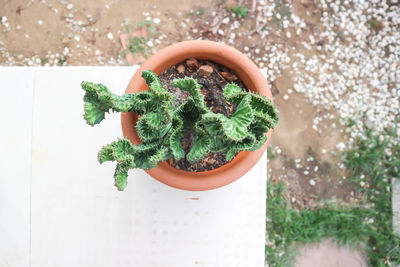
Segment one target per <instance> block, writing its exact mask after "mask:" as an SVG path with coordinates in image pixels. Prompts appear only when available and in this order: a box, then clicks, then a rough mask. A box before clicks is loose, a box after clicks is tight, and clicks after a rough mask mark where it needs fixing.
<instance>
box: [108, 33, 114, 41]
mask: <svg viewBox="0 0 400 267" xmlns="http://www.w3.org/2000/svg"><path fill="white" fill-rule="evenodd" d="M107 38H108V39H110V40H112V39H113V38H114V36H113V34H112V33H111V32H109V33H107Z"/></svg>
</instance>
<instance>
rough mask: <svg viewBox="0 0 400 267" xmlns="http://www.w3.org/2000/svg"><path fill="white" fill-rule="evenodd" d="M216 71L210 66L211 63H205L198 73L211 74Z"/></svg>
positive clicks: (202, 74)
mask: <svg viewBox="0 0 400 267" xmlns="http://www.w3.org/2000/svg"><path fill="white" fill-rule="evenodd" d="M213 71H214V69H213V67H211V66H209V65H203V66H201V67H200V68H199V70H198V73H199V74H200V75H201V76H206V77H208V76H210V75H211V73H212V72H213Z"/></svg>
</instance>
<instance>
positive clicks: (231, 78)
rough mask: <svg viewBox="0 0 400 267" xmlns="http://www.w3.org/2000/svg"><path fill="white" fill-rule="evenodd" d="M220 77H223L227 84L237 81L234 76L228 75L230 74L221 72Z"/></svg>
mask: <svg viewBox="0 0 400 267" xmlns="http://www.w3.org/2000/svg"><path fill="white" fill-rule="evenodd" d="M221 75H222V77H224V78H225V79H226V80H227V81H228V82H233V81H236V80H237V77H236V75H234V74H232V73H230V72H225V71H223V72H221Z"/></svg>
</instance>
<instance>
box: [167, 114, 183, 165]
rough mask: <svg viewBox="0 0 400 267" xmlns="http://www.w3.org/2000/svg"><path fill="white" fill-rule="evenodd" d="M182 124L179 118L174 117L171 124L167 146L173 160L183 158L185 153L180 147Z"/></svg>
mask: <svg viewBox="0 0 400 267" xmlns="http://www.w3.org/2000/svg"><path fill="white" fill-rule="evenodd" d="M182 126H183V122H182V119H181V118H180V117H179V116H176V117H175V118H174V119H173V122H172V128H173V130H172V133H171V135H170V138H169V146H170V149H171V152H172V155H173V157H174V159H175V160H180V159H182V158H183V157H185V151H184V150H183V147H182V138H183V127H182Z"/></svg>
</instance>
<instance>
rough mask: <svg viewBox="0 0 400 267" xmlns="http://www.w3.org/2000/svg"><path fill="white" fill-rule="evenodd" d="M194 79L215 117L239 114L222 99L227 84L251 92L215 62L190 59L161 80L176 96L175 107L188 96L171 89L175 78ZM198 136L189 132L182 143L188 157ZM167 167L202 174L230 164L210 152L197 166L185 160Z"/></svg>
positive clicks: (177, 65) (186, 93)
mask: <svg viewBox="0 0 400 267" xmlns="http://www.w3.org/2000/svg"><path fill="white" fill-rule="evenodd" d="M184 77H192V78H194V79H196V80H197V81H198V83H199V84H201V85H202V89H201V92H202V93H203V95H204V96H205V102H206V105H207V107H208V108H210V109H211V110H212V111H213V112H215V113H222V114H224V115H225V116H227V117H230V116H231V114H233V113H234V112H235V110H236V107H237V105H236V104H235V103H230V102H227V101H225V99H224V97H223V89H224V87H225V85H227V84H228V83H232V82H233V83H235V84H237V85H238V86H239V87H240V88H242V89H243V90H245V91H248V90H247V88H246V87H245V86H244V83H243V82H242V81H241V80H240V79H239V76H238V75H237V74H236V73H235V72H234V71H232V70H230V69H228V68H226V67H224V66H222V65H220V64H218V63H215V62H212V61H207V60H200V59H193V58H190V59H187V60H185V61H184V62H181V63H178V64H176V65H175V66H172V67H171V68H169V69H167V70H166V71H165V72H163V73H162V74H161V75H159V78H160V80H161V83H162V84H163V87H164V88H165V89H167V90H168V91H169V92H171V93H173V94H174V96H175V99H174V103H173V104H174V106H178V105H179V104H180V103H182V102H183V101H185V100H186V99H187V97H188V96H189V93H188V92H186V91H182V90H181V89H179V88H175V87H173V86H172V85H171V81H172V80H173V79H175V78H184ZM194 139H195V134H194V132H193V131H190V130H188V131H186V132H185V134H184V137H183V140H182V145H183V148H184V150H185V153H186V154H187V153H188V152H189V150H190V148H191V147H192V145H193V142H194ZM168 163H169V164H170V165H171V166H173V167H175V168H178V169H182V170H185V171H192V172H203V171H209V170H213V169H216V168H218V167H221V166H223V165H225V164H226V163H228V162H227V161H226V159H225V155H224V154H223V153H213V152H208V153H207V155H206V156H205V157H204V158H203V159H201V160H199V161H197V162H195V163H189V162H188V161H187V160H186V157H185V158H183V159H181V160H178V161H176V160H174V159H173V158H171V159H170V160H169V161H168Z"/></svg>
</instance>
